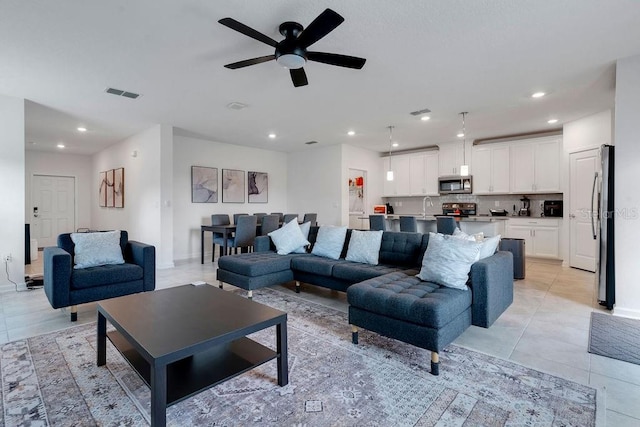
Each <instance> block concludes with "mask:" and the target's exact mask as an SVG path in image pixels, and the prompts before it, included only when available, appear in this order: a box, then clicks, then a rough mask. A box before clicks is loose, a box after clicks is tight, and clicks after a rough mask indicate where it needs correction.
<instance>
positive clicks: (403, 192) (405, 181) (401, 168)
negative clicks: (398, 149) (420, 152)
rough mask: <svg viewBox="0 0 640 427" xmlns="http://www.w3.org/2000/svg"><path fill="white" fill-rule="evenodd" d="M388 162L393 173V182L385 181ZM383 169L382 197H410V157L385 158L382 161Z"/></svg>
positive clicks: (405, 155) (404, 155) (406, 155)
mask: <svg viewBox="0 0 640 427" xmlns="http://www.w3.org/2000/svg"><path fill="white" fill-rule="evenodd" d="M389 160H391V170H392V171H393V181H387V171H388V170H389ZM382 165H383V168H384V173H383V174H382V175H383V177H384V178H383V179H384V183H383V187H382V189H383V192H384V194H383V196H384V197H400V196H410V195H411V188H410V187H411V185H410V184H411V172H410V168H411V157H410V155H408V154H403V155H398V156H391V157H385V158H384V159H383V161H382Z"/></svg>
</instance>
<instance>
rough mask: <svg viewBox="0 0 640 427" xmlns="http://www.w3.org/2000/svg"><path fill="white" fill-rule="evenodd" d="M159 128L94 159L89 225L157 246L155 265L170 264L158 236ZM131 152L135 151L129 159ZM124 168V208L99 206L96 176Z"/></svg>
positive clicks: (159, 198) (159, 218)
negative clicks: (164, 255)
mask: <svg viewBox="0 0 640 427" xmlns="http://www.w3.org/2000/svg"><path fill="white" fill-rule="evenodd" d="M162 131H163V127H162V126H161V125H156V126H154V127H152V128H150V129H147V130H145V131H143V132H140V133H139V134H137V135H134V136H132V137H130V138H127V139H126V140H124V141H122V142H120V143H118V144H115V145H113V146H111V147H109V148H107V149H105V150H103V151H101V152H100V153H97V154H95V155H94V156H93V182H94V184H95V185H94V188H95V189H96V191H94V192H93V193H92V196H91V203H92V209H91V226H92V228H96V229H99V230H109V229H123V230H127V232H128V233H129V238H130V239H131V240H137V241H140V242H144V243H147V244H150V245H154V246H155V247H156V266H157V267H158V268H163V267H169V266H171V265H172V260H171V259H162V258H161V257H162V254H164V253H165V251H164V250H163V248H162V237H161V233H160V230H161V226H162V222H161V200H162V192H161V184H162V177H161V165H162V162H161V157H162V156H161V151H162V143H161V141H162ZM133 151H136V152H137V156H136V157H132V153H133ZM121 167H124V208H123V209H119V208H106V207H99V206H98V191H97V188H98V184H99V173H100V172H101V171H106V170H110V169H117V168H121Z"/></svg>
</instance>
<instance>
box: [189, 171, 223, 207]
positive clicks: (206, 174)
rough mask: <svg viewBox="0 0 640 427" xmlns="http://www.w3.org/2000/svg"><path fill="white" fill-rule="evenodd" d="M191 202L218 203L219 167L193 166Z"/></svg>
mask: <svg viewBox="0 0 640 427" xmlns="http://www.w3.org/2000/svg"><path fill="white" fill-rule="evenodd" d="M191 203H218V168H208V167H205V166H191Z"/></svg>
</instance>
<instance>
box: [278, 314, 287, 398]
mask: <svg viewBox="0 0 640 427" xmlns="http://www.w3.org/2000/svg"><path fill="white" fill-rule="evenodd" d="M276 339H277V341H278V342H277V344H276V346H277V352H278V385H279V386H281V387H282V386H285V385H287V384H289V362H288V357H289V356H288V354H287V319H286V318H285V320H284V321H283V322H282V323H278V324H277V325H276Z"/></svg>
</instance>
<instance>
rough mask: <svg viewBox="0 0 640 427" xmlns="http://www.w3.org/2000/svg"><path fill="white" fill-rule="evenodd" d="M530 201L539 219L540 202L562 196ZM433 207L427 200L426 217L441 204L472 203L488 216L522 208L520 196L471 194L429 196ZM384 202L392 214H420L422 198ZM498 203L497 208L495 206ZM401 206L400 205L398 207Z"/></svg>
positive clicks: (537, 196) (533, 197)
mask: <svg viewBox="0 0 640 427" xmlns="http://www.w3.org/2000/svg"><path fill="white" fill-rule="evenodd" d="M527 197H528V198H529V200H530V208H529V209H530V211H531V216H532V217H540V216H541V214H542V202H543V201H545V200H562V194H557V193H556V194H527ZM430 198H431V201H432V202H433V206H429V202H428V200H427V215H435V214H437V215H440V214H442V204H443V203H448V202H454V203H455V202H473V203H477V204H478V214H487V215H490V212H489V210H490V209H505V210H506V211H507V212H509V215H510V216H511V215H513V214H514V205H515V214H516V215H517V214H518V209H520V207H522V202H521V201H520V199H521V198H522V195H515V194H514V195H510V194H503V195H496V196H474V195H473V194H450V195H446V196H431V197H430ZM383 200H384V202H385V203H386V202H389V203H390V204H391V206H393V211H394V214H396V215H397V214H421V213H422V197H385V198H383ZM496 202H498V205H499V206H496ZM400 204H401V205H400ZM371 209H373V208H371Z"/></svg>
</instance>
